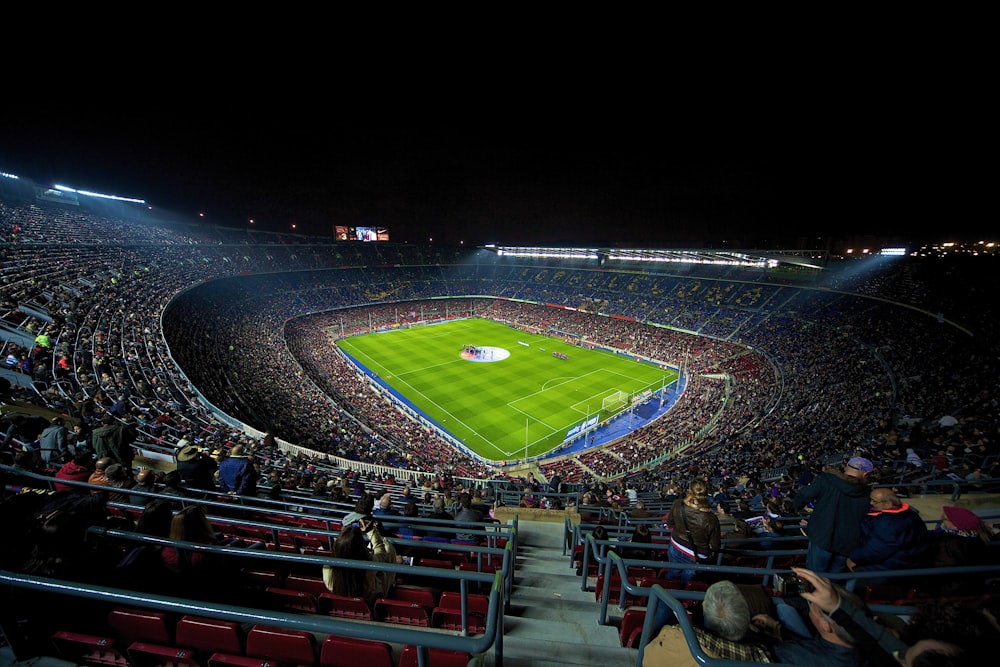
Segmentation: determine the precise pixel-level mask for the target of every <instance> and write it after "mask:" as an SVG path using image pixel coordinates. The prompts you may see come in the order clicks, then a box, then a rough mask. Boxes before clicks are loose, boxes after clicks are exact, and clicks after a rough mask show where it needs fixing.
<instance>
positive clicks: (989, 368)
mask: <svg viewBox="0 0 1000 667" xmlns="http://www.w3.org/2000/svg"><path fill="white" fill-rule="evenodd" d="M0 234H2V237H3V238H4V239H5V243H3V244H2V246H0V249H2V253H3V256H2V264H0V275H2V278H3V285H2V287H3V289H2V294H0V296H2V303H0V307H2V310H3V312H4V322H5V323H6V324H7V325H8V326H9V328H10V329H11V330H14V331H19V332H24V334H25V335H27V336H29V337H30V338H31V340H32V343H31V344H27V343H26V340H27V339H23V338H18V337H14V336H10V337H8V341H7V342H6V343H5V346H4V350H3V352H4V355H3V356H4V357H5V358H8V359H14V360H16V363H15V364H13V366H12V365H11V364H10V363H8V370H9V371H10V372H14V373H19V374H22V375H23V374H29V375H30V376H31V379H32V383H30V385H29V386H22V385H18V386H16V387H14V388H13V391H14V393H15V395H16V397H17V398H20V399H23V400H26V401H30V402H34V403H39V404H41V405H44V406H46V407H49V408H52V409H55V410H57V411H60V412H63V413H64V414H67V415H69V416H70V417H71V420H70V421H71V422H72V423H73V433H72V434H70V435H69V439H71V440H77V439H78V440H80V441H89V442H92V440H93V435H94V431H99V430H100V429H101V428H104V426H105V424H103V423H102V420H103V419H106V418H107V417H108V415H110V416H111V419H112V420H114V421H116V422H120V423H123V424H125V425H126V426H128V427H129V428H130V429H132V430H133V431H134V433H135V437H136V439H137V441H139V442H151V443H156V444H162V445H166V446H176V445H177V444H178V443H180V442H181V441H182V439H183V438H184V437H187V436H190V437H192V438H196V439H197V440H198V441H199V442H201V443H203V444H205V445H207V446H209V447H210V448H211V447H215V448H219V447H229V446H232V445H233V444H236V443H237V442H238V443H240V444H243V445H245V446H248V447H254V448H256V447H257V445H258V444H259V443H258V442H257V441H258V440H259V438H250V437H247V435H246V434H245V433H243V432H241V431H240V429H233V428H232V427H230V426H228V425H227V424H225V423H223V422H222V421H220V418H219V415H217V414H216V413H214V412H213V411H212V410H211V409H209V408H210V406H209V405H207V404H206V403H205V400H206V399H207V401H208V402H210V403H211V404H212V405H214V406H215V407H216V408H218V409H219V410H220V411H221V412H223V413H225V414H226V415H229V416H231V417H234V418H236V419H238V420H240V421H242V422H244V423H246V424H247V425H249V426H250V427H252V428H253V429H256V430H257V432H258V433H263V432H267V433H271V434H273V435H274V436H275V437H277V438H279V439H280V440H282V441H286V442H289V443H292V444H294V445H298V446H301V447H305V448H308V449H310V450H313V451H315V452H318V453H320V454H321V455H332V456H337V457H340V458H341V459H343V460H345V461H359V462H365V463H375V464H380V465H384V466H387V467H392V468H400V469H405V470H410V471H414V472H421V473H438V472H442V473H447V474H449V475H457V476H461V477H471V478H480V479H489V478H492V477H502V476H503V472H502V470H498V468H497V467H496V466H494V465H492V464H491V463H490V462H485V461H480V460H478V459H476V458H475V457H473V456H471V455H468V454H467V453H465V452H461V451H459V452H457V453H456V449H455V448H454V447H453V446H452V445H451V444H449V443H448V441H447V440H446V439H444V438H442V437H441V436H440V435H438V434H436V433H434V432H433V431H431V430H429V429H427V428H426V427H424V426H422V425H420V424H418V423H417V422H415V421H414V420H412V419H410V418H409V417H407V416H405V415H404V414H402V413H401V412H399V411H397V410H396V409H395V408H393V407H392V406H391V405H390V404H389V403H387V402H386V401H385V400H384V398H383V397H382V396H381V395H380V394H378V393H376V392H373V391H372V390H371V389H370V388H369V387H368V386H367V383H366V382H364V381H363V380H362V378H361V377H360V375H359V373H358V372H357V371H356V369H354V368H353V367H352V366H351V365H350V363H349V362H348V360H346V359H345V358H343V357H342V356H340V355H339V354H338V353H337V351H336V349H335V347H334V346H333V345H332V339H334V338H336V337H338V336H343V335H350V334H352V333H357V332H360V331H369V330H371V329H374V328H380V327H393V326H400V325H401V324H404V323H406V322H408V321H415V320H419V319H436V318H455V317H467V316H480V317H489V318H492V319H496V320H498V321H503V322H506V323H508V324H510V325H511V326H515V327H521V328H524V329H525V330H528V331H535V332H542V333H552V334H554V335H560V336H562V337H564V338H566V339H567V340H572V341H575V342H577V343H578V344H580V345H601V346H608V347H613V348H615V349H620V350H623V351H626V352H629V353H632V354H636V355H639V356H643V357H647V358H652V359H656V360H659V361H662V362H664V363H668V364H671V365H676V366H677V367H679V368H681V369H683V370H684V373H685V376H686V381H687V388H686V391H685V393H684V394H683V395H682V396H681V397H680V398H679V400H678V402H677V404H676V405H675V406H674V408H673V409H672V410H671V412H670V413H669V416H668V418H666V419H660V420H658V421H655V422H653V423H651V424H649V425H647V426H644V427H642V428H639V429H637V430H635V431H634V432H632V433H631V434H629V435H628V436H626V437H625V438H622V439H621V440H620V441H618V442H615V443H612V444H611V445H610V446H608V447H604V448H600V449H593V450H590V451H588V452H586V453H584V454H579V455H574V456H572V457H570V458H568V459H565V460H562V461H556V462H553V463H551V464H546V467H549V466H550V467H551V468H552V469H553V470H558V471H559V472H560V474H561V475H562V478H563V480H564V481H566V482H570V483H576V482H589V483H593V482H595V481H598V480H609V479H624V478H626V477H630V478H632V479H635V480H636V481H637V483H639V484H642V485H644V488H648V487H650V486H655V485H662V484H663V482H664V481H665V480H667V479H669V478H671V477H673V476H678V475H682V474H683V475H687V474H689V473H690V472H691V471H692V469H697V470H698V471H699V472H701V473H704V474H706V475H707V476H709V477H711V478H716V479H733V480H736V479H741V478H749V479H764V478H771V479H774V478H776V477H778V476H780V473H779V472H776V471H783V470H787V469H788V467H789V466H790V465H800V466H801V465H807V466H810V467H813V468H815V467H816V466H818V465H819V463H820V462H821V461H823V460H824V459H826V458H828V457H832V456H837V455H841V454H842V453H843V452H844V451H857V452H860V453H864V454H865V455H866V456H868V457H869V458H870V459H871V460H873V461H876V462H877V463H878V464H880V468H881V469H883V470H884V469H886V468H887V467H888V466H889V465H891V464H892V462H893V461H895V460H897V456H898V451H900V450H901V449H905V448H910V449H913V450H914V451H915V452H918V453H920V454H922V455H923V456H924V457H925V459H924V460H926V461H928V462H929V463H928V465H930V462H932V461H933V462H934V463H933V465H934V466H935V472H936V474H938V475H943V474H948V473H951V474H958V475H960V476H962V477H965V476H967V475H974V474H978V475H986V476H987V477H989V476H990V475H992V474H993V472H994V470H993V468H991V467H990V466H992V465H995V464H994V463H992V462H993V461H995V455H996V454H997V451H996V448H997V444H996V430H997V421H996V405H995V400H994V399H993V396H994V395H995V382H996V377H997V374H996V373H995V372H994V367H995V363H996V355H995V347H994V346H993V343H995V341H993V340H992V339H990V338H989V337H988V336H987V337H985V338H984V336H983V335H982V333H983V332H984V331H987V330H988V326H987V325H984V324H983V320H982V319H981V318H978V319H974V320H973V319H970V320H969V321H968V322H967V323H966V329H962V328H959V327H956V326H953V325H951V324H950V323H945V322H943V321H940V319H939V318H934V317H931V316H929V315H928V314H927V313H926V312H920V311H918V310H915V309H912V308H894V307H891V306H890V305H888V304H886V303H884V302H881V301H874V300H872V299H868V298H864V297H860V296H857V295H858V294H865V293H868V292H869V291H870V290H871V289H872V285H878V284H891V285H894V286H897V287H898V285H899V284H900V282H899V281H896V280H892V279H890V278H887V277H886V275H887V274H886V271H889V269H883V271H882V272H881V273H872V274H870V279H869V281H868V282H864V281H862V280H861V278H859V277H858V276H859V275H863V274H862V272H853V277H852V278H851V279H850V281H848V279H847V278H841V279H840V281H839V282H838V283H837V285H838V286H839V287H841V288H843V287H848V286H849V287H851V288H852V289H853V293H851V292H847V291H831V290H819V289H811V288H810V287H811V286H809V285H806V286H801V285H795V284H787V283H788V281H785V280H784V279H783V277H782V276H780V275H775V274H771V275H762V274H761V273H760V272H758V273H754V272H753V271H750V270H748V269H739V268H727V269H721V270H718V271H717V273H718V278H720V279H721V280H719V279H715V280H709V279H705V278H701V277H698V276H694V275H689V276H669V275H651V274H645V273H633V274H630V273H616V272H608V271H601V272H595V271H591V270H588V269H586V268H579V267H571V268H568V267H535V268H527V267H524V266H519V265H517V264H515V263H507V262H505V261H503V260H500V259H498V258H496V257H494V256H493V255H488V256H487V257H485V258H484V257H483V254H482V253H481V252H477V254H476V255H475V257H476V261H475V262H466V263H464V264H459V263H458V260H460V259H463V258H465V257H467V256H470V255H471V254H472V252H475V251H469V252H464V253H463V251H460V250H457V249H451V250H446V249H438V248H433V247H419V246H396V245H391V244H343V243H341V244H333V243H329V242H328V241H324V240H320V239H308V238H305V237H296V236H292V235H263V234H259V233H251V232H248V231H242V230H225V229H221V228H205V227H198V226H194V225H189V226H183V225H176V224H174V225H170V224H163V225H159V226H157V225H151V224H149V223H143V224H139V223H135V222H133V221H132V220H125V219H109V218H108V216H106V215H95V214H89V213H85V212H82V211H72V212H67V211H66V210H65V209H62V208H54V207H47V206H43V205H40V204H28V205H25V204H17V203H13V202H4V203H3V204H2V208H0ZM290 267H294V268H295V269H301V271H289V268H290ZM926 270H927V269H925V268H923V267H921V268H920V269H919V272H920V274H921V275H922V274H923V272H925V271H926ZM830 273H831V274H832V275H834V276H837V275H839V274H838V273H837V272H836V271H831V272H830ZM911 273H912V272H911ZM727 281H728V282H727ZM939 287H940V286H939V285H937V284H936V285H935V286H934V287H933V288H931V287H928V289H927V291H926V293H927V294H931V293H933V294H935V295H936V297H938V298H939V297H940V289H939ZM484 292H490V293H492V294H495V295H496V296H499V297H508V298H509V299H532V298H533V299H536V300H539V301H542V302H544V303H555V304H561V305H567V306H571V307H573V308H576V307H577V306H584V309H582V310H572V309H564V308H548V307H545V306H541V305H534V304H529V303H523V302H521V301H512V300H509V299H508V298H503V299H493V298H466V299H449V300H445V301H441V300H424V299H425V298H427V297H431V296H442V295H444V296H457V295H463V294H482V293H484ZM916 293H919V290H917V291H916ZM908 298H909V299H911V300H912V299H913V298H915V297H914V291H913V290H911V291H910V293H908ZM960 301H961V299H955V300H954V301H953V302H952V303H949V306H951V307H952V308H953V309H957V307H958V306H959V305H961V303H960ZM400 304H403V305H402V306H401V305H400ZM926 305H927V306H928V307H938V306H941V305H942V304H941V303H937V302H935V303H929V304H926ZM25 306H27V308H25ZM356 306H360V307H356ZM602 309H604V310H603V312H604V313H605V314H607V313H608V312H611V313H615V314H621V315H625V316H628V317H631V318H634V319H621V318H609V317H602V316H595V315H594V314H593V313H592V312H585V311H593V310H597V311H600V310H602ZM36 311H37V312H42V313H47V314H48V315H49V317H50V318H51V319H50V320H49V319H47V318H44V317H37V316H35V315H34V314H33V313H35V312H36ZM955 312H960V311H957V310H956V311H955ZM970 317H971V316H970ZM648 322H653V323H657V324H661V325H667V326H655V327H654V326H649V325H648V324H647V323H648ZM668 327H671V328H668ZM970 331H971V332H972V333H970ZM689 332H697V333H698V334H701V335H693V334H692V333H689ZM973 333H975V334H976V335H972V334H973ZM24 360H28V361H27V363H28V366H27V367H26V366H25V365H24ZM946 420H948V421H946ZM36 426H37V424H35V423H34V420H23V421H22V422H21V423H19V424H14V423H13V422H9V423H8V432H9V437H8V440H10V438H11V437H13V436H14V434H15V433H16V436H17V438H18V439H19V440H21V441H23V442H27V443H32V442H34V441H36V440H38V439H39V437H40V433H41V429H39V430H38V431H37V432H36V431H35V430H34V429H35V428H36ZM100 440H101V438H100V436H99V437H98V441H99V442H100ZM45 449H46V450H47V449H48V447H46V448H45ZM67 451H68V449H67ZM62 456H63V457H64V458H65V457H66V454H65V453H63V454H62ZM899 458H902V457H899ZM60 463H61V462H60ZM123 463H125V464H126V466H127V465H128V462H127V461H125V462H123ZM984 466H985V468H986V469H983V468H984Z"/></svg>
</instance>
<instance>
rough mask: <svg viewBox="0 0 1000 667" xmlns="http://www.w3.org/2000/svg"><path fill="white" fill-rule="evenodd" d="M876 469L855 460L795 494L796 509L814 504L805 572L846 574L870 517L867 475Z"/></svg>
mask: <svg viewBox="0 0 1000 667" xmlns="http://www.w3.org/2000/svg"><path fill="white" fill-rule="evenodd" d="M873 468H874V466H873V465H872V462H871V461H869V460H868V459H866V458H863V457H860V456H856V457H854V458H852V459H851V460H850V461H848V462H847V465H846V466H844V468H843V469H842V470H841V469H837V468H827V469H825V470H824V471H823V472H821V473H820V474H819V475H818V476H817V477H816V479H814V480H813V481H812V483H811V484H809V486H806V487H804V488H802V489H800V490H799V492H798V493H796V494H795V499H794V503H795V509H796V510H801V509H803V508H805V507H806V505H808V504H809V503H813V509H812V513H811V514H810V515H809V523H808V526H807V528H806V533H807V535H808V537H809V549H808V551H807V552H806V569H809V570H812V571H813V572H830V573H834V572H843V571H844V570H845V569H846V567H847V557H848V556H849V555H850V553H851V551H853V550H854V548H855V547H857V546H858V543H859V542H860V539H861V522H862V521H863V520H864V518H865V515H866V514H867V513H868V494H869V491H870V488H869V484H868V475H869V474H870V473H871V471H872V469H873Z"/></svg>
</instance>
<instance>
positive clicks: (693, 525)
mask: <svg viewBox="0 0 1000 667" xmlns="http://www.w3.org/2000/svg"><path fill="white" fill-rule="evenodd" d="M667 527H668V528H670V546H669V547H668V548H667V556H668V560H669V561H670V562H671V563H700V562H707V561H711V560H712V559H713V557H714V556H715V554H717V553H718V552H719V549H720V548H721V547H722V533H721V529H720V525H719V517H717V516H716V515H715V513H714V512H712V505H711V501H710V500H709V499H708V483H707V482H705V480H703V479H694V480H692V481H691V485H690V486H689V488H688V492H687V495H686V496H685V498H684V499H683V500H675V501H674V504H673V505H671V507H670V514H669V515H668V517H667ZM697 576H698V572H697V570H694V569H691V568H683V569H682V568H674V569H670V570H668V571H667V578H668V579H679V580H680V581H681V583H682V584H687V582H689V581H691V579H694V578H695V577H697Z"/></svg>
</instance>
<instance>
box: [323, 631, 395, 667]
mask: <svg viewBox="0 0 1000 667" xmlns="http://www.w3.org/2000/svg"><path fill="white" fill-rule="evenodd" d="M319 667H396V666H395V664H394V663H393V661H392V647H391V646H390V645H389V644H387V643H385V642H379V641H372V640H369V639H357V638H353V637H336V636H334V635H329V636H327V638H326V639H324V640H323V643H322V645H321V646H320V652H319Z"/></svg>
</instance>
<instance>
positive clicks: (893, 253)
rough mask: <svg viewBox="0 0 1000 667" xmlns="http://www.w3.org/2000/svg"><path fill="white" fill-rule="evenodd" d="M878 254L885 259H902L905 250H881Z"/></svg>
mask: <svg viewBox="0 0 1000 667" xmlns="http://www.w3.org/2000/svg"><path fill="white" fill-rule="evenodd" d="M878 254H880V255H884V256H887V257H902V256H903V255H905V254H906V248H882V250H880V251H879V253H878Z"/></svg>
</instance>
